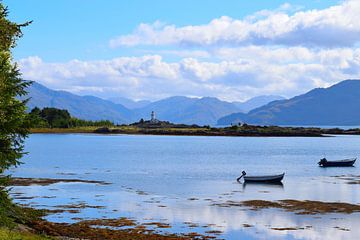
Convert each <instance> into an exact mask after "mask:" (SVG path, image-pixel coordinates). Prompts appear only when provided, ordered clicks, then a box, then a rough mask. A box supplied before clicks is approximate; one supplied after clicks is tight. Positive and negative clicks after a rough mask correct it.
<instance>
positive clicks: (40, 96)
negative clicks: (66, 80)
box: [27, 82, 134, 123]
mask: <svg viewBox="0 0 360 240" xmlns="http://www.w3.org/2000/svg"><path fill="white" fill-rule="evenodd" d="M28 92H29V94H28V97H30V101H29V102H28V104H27V105H28V108H29V110H31V109H32V108H34V107H39V108H44V107H55V108H60V109H67V110H68V111H69V112H70V114H71V115H72V116H74V117H77V118H80V119H86V120H110V121H114V122H116V123H129V122H131V121H132V120H133V119H134V116H133V113H132V111H130V110H129V109H127V108H125V107H124V106H122V105H121V104H115V103H113V102H111V101H107V100H104V99H101V98H98V97H94V96H78V95H75V94H72V93H69V92H66V91H55V90H51V89H49V88H47V87H45V86H43V85H41V84H39V83H36V82H34V83H33V84H32V85H31V86H30V87H29V89H28Z"/></svg>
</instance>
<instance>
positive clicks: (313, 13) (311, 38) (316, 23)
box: [110, 0, 360, 47]
mask: <svg viewBox="0 0 360 240" xmlns="http://www.w3.org/2000/svg"><path fill="white" fill-rule="evenodd" d="M299 10H300V8H299V7H295V8H294V7H292V6H291V5H288V4H284V5H282V6H281V7H280V8H279V9H277V10H275V11H269V10H263V11H260V12H257V13H255V14H253V15H251V16H248V17H246V18H244V19H232V18H230V17H226V16H224V17H221V18H217V19H214V20H212V21H211V22H209V23H208V24H205V25H189V26H183V27H177V26H175V25H166V24H163V23H161V22H155V23H154V24H146V23H143V24H140V25H139V26H138V27H137V29H136V30H135V31H134V32H133V33H132V34H129V35H123V36H119V37H117V38H114V39H112V40H111V41H110V46H111V47H118V46H136V45H177V46H192V47H193V46H202V47H209V46H217V47H218V46H243V45H269V44H270V45H289V46H297V45H300V46H311V47H334V46H353V45H354V44H356V43H358V42H359V40H360V21H359V13H360V1H358V0H348V1H343V2H342V3H341V4H339V5H336V6H332V7H329V8H326V9H323V10H308V11H299ZM294 11H295V13H293V14H291V13H289V12H294Z"/></svg>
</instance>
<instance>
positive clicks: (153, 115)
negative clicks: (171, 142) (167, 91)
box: [150, 111, 159, 123]
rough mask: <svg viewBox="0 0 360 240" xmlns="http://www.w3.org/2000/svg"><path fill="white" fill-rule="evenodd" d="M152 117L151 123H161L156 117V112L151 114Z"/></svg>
mask: <svg viewBox="0 0 360 240" xmlns="http://www.w3.org/2000/svg"><path fill="white" fill-rule="evenodd" d="M150 116H151V118H150V122H151V123H158V122H159V120H157V119H156V116H155V112H154V111H152V112H151V115H150Z"/></svg>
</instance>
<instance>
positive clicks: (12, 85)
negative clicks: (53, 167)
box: [0, 1, 31, 185]
mask: <svg viewBox="0 0 360 240" xmlns="http://www.w3.org/2000/svg"><path fill="white" fill-rule="evenodd" d="M7 16H8V11H7V8H5V7H4V6H3V4H2V3H1V1H0V175H3V173H4V171H5V170H7V169H9V168H10V167H12V166H17V165H18V164H19V163H20V162H19V159H20V158H21V157H22V156H23V155H24V140H25V138H26V137H27V135H28V133H29V130H28V129H29V119H28V118H27V115H26V112H25V110H26V102H27V100H19V99H18V98H17V97H23V96H25V95H26V88H27V87H28V86H29V85H30V84H31V82H29V81H24V80H22V79H21V74H20V72H19V69H18V67H17V65H16V63H13V59H12V56H11V50H12V49H13V48H14V47H15V46H16V41H17V40H18V39H19V38H20V37H21V36H22V32H21V28H22V27H24V26H27V25H28V24H30V22H27V23H25V24H16V23H13V22H11V21H9V20H8V19H7ZM0 185H2V184H0Z"/></svg>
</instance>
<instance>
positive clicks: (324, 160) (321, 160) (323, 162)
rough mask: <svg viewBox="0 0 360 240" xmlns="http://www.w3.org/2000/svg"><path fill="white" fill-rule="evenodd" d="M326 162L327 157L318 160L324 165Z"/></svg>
mask: <svg viewBox="0 0 360 240" xmlns="http://www.w3.org/2000/svg"><path fill="white" fill-rule="evenodd" d="M326 162H327V160H326V158H322V159H320V162H318V164H319V165H320V166H321V165H324V164H325V163H326Z"/></svg>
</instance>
